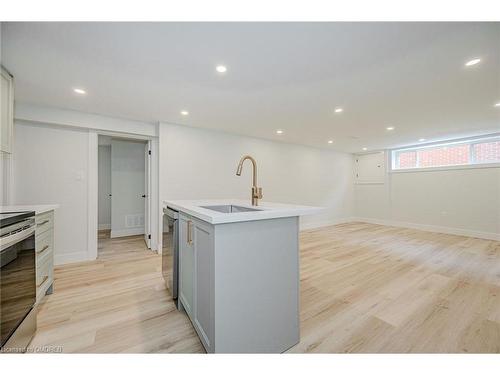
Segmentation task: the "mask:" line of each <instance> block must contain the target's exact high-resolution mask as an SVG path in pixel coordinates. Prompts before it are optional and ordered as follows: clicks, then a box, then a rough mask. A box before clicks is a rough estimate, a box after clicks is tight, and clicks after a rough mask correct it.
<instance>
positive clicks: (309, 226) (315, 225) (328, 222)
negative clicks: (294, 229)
mask: <svg viewBox="0 0 500 375" xmlns="http://www.w3.org/2000/svg"><path fill="white" fill-rule="evenodd" d="M351 221H352V220H351V218H346V219H334V220H326V221H317V222H312V223H304V224H302V223H300V230H301V231H303V230H309V229H316V228H323V227H330V226H332V225H337V224H345V223H350V222H351Z"/></svg>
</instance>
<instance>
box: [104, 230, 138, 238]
mask: <svg viewBox="0 0 500 375" xmlns="http://www.w3.org/2000/svg"><path fill="white" fill-rule="evenodd" d="M139 234H144V227H139V228H127V229H118V230H116V229H114V230H113V229H111V238H116V237H126V236H137V235H139Z"/></svg>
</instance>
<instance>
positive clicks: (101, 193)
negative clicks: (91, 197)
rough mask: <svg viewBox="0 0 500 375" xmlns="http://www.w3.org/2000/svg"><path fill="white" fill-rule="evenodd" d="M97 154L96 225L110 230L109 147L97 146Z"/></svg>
mask: <svg viewBox="0 0 500 375" xmlns="http://www.w3.org/2000/svg"><path fill="white" fill-rule="evenodd" d="M98 152H99V153H98V193H97V196H98V198H97V199H98V202H97V204H98V215H97V217H98V225H99V229H111V197H110V196H109V195H110V194H111V145H107V146H99V151H98Z"/></svg>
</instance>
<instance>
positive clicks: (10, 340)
mask: <svg viewBox="0 0 500 375" xmlns="http://www.w3.org/2000/svg"><path fill="white" fill-rule="evenodd" d="M0 249H1V252H0V265H1V270H0V338H1V345H0V348H1V350H2V351H3V352H17V351H21V352H22V351H24V350H25V349H26V347H27V345H28V344H29V342H30V341H31V338H32V337H33V335H34V333H35V330H36V311H35V301H36V271H35V213H34V212H9V213H1V214H0Z"/></svg>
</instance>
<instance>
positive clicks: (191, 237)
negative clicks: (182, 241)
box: [187, 220, 193, 245]
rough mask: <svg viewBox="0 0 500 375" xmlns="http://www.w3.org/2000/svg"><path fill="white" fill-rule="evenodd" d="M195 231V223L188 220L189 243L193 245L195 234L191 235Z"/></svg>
mask: <svg viewBox="0 0 500 375" xmlns="http://www.w3.org/2000/svg"><path fill="white" fill-rule="evenodd" d="M192 230H193V222H192V221H191V220H188V222H187V243H188V244H189V245H191V244H192V243H193V234H192V233H191V232H192Z"/></svg>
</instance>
